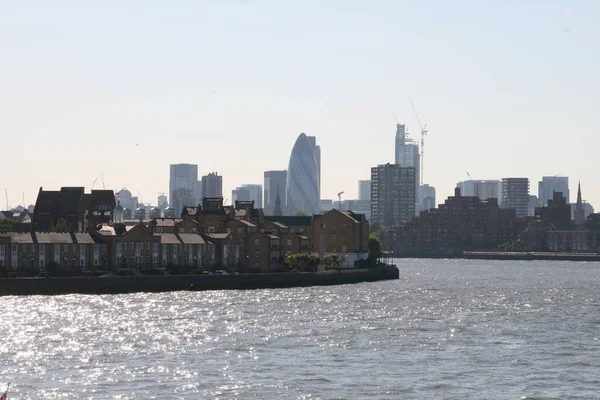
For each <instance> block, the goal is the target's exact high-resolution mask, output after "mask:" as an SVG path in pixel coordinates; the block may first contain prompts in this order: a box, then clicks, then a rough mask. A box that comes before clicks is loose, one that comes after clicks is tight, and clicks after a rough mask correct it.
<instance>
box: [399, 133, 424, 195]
mask: <svg viewBox="0 0 600 400" xmlns="http://www.w3.org/2000/svg"><path fill="white" fill-rule="evenodd" d="M395 163H396V164H398V165H400V166H401V167H414V168H415V171H416V182H415V196H416V197H415V204H417V205H420V204H419V183H420V171H421V155H420V154H419V144H418V143H417V142H416V141H414V140H413V139H412V138H409V137H408V132H407V130H406V126H405V125H402V124H396V146H395Z"/></svg>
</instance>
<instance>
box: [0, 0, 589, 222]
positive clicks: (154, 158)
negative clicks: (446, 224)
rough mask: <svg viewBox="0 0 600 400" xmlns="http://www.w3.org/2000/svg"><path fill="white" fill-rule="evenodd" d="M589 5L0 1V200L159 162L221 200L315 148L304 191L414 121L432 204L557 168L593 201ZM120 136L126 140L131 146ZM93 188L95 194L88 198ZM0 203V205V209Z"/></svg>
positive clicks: (384, 153) (116, 183)
mask: <svg viewBox="0 0 600 400" xmlns="http://www.w3.org/2000/svg"><path fill="white" fill-rule="evenodd" d="M598 15H600V2H598V1H551V0H540V1H510V0H503V1H494V2H489V1H478V0H477V1H400V0H394V1H378V0H371V1H366V0H362V1H352V0H331V1H327V0H320V1H316V0H315V1H313V0H303V1H286V0H272V1H267V0H246V1H243V0H239V1H229V0H215V1H183V0H179V1H122V0H121V1H109V0H103V1H82V0H78V1H76V0H72V1H58V0H55V1H8V0H0V88H1V90H0V132H1V134H2V141H1V144H0V146H1V156H0V170H1V171H2V174H1V177H0V190H2V189H3V188H7V189H8V192H9V200H10V203H11V205H12V206H15V205H17V204H19V203H21V202H22V200H21V197H22V193H23V192H24V193H25V200H26V202H27V203H34V202H35V197H36V195H37V191H38V189H39V187H40V186H43V187H44V188H47V189H55V188H59V187H60V186H69V185H70V186H75V185H77V186H85V187H86V188H87V189H88V190H89V188H90V187H91V185H92V183H93V182H94V180H95V179H96V178H98V177H99V176H100V173H103V175H104V180H105V184H106V187H107V188H112V189H120V188H122V187H124V186H125V187H127V188H129V189H130V190H131V191H132V192H133V193H134V194H136V193H138V192H139V193H140V194H141V198H142V200H143V201H144V202H152V203H153V204H155V203H156V196H157V193H158V192H167V191H168V187H169V185H168V180H169V164H170V163H178V162H187V163H196V164H198V166H199V174H200V175H202V174H206V173H208V172H210V171H217V172H218V173H219V174H221V175H223V177H224V178H223V181H224V195H225V197H228V198H229V197H231V189H233V188H235V187H236V186H238V185H240V184H242V183H260V184H262V181H263V171H265V170H268V169H286V168H287V163H288V159H289V155H290V152H291V149H292V146H293V144H294V141H295V140H296V137H297V135H298V134H299V133H300V132H306V133H307V134H308V135H312V136H316V137H317V141H318V143H319V144H320V145H321V149H322V192H323V193H322V194H323V195H322V197H323V198H335V195H336V193H337V192H340V191H342V190H343V191H345V192H346V194H345V195H344V198H355V197H356V196H357V180H358V179H368V178H369V176H370V167H371V166H374V165H376V164H382V163H386V162H393V160H394V156H393V153H394V147H393V145H394V134H395V120H394V117H393V116H392V112H395V113H396V115H397V116H398V117H399V119H400V120H401V121H402V122H404V123H406V124H407V126H408V128H409V132H410V133H411V134H413V135H415V136H416V134H417V133H418V126H417V123H416V119H415V117H414V115H413V113H412V110H411V108H410V103H409V101H408V97H409V96H410V97H411V98H412V99H413V101H414V102H415V105H416V107H417V111H418V112H419V114H420V118H421V120H422V121H423V122H427V124H428V127H429V136H428V137H427V140H426V144H425V151H426V152H425V182H426V183H429V184H432V185H434V186H435V187H436V188H437V195H438V198H437V201H438V203H440V202H443V200H444V199H445V198H446V196H448V195H450V194H452V192H453V188H454V186H455V184H456V182H458V181H460V180H464V179H467V175H466V172H465V171H468V172H469V173H470V174H471V176H472V177H473V178H474V179H500V178H502V177H509V176H511V177H528V178H530V181H531V186H532V190H531V192H532V194H536V193H537V181H538V180H540V179H541V176H542V175H557V174H562V175H563V176H568V177H569V178H570V183H571V193H572V198H571V200H572V201H574V200H575V195H576V185H577V181H578V180H581V183H582V189H583V194H584V199H586V200H588V201H589V202H591V203H592V205H594V206H595V207H596V209H597V210H598V209H600V179H599V177H598V176H599V175H598V173H599V171H600V137H599V135H598V127H600V113H599V112H598V110H599V108H600V100H599V94H600V75H599V71H600V25H599V24H598V21H597V18H598ZM136 144H139V145H136ZM101 187H102V184H101V180H100V179H99V180H98V181H97V183H96V185H95V188H101ZM4 206H5V201H4V197H2V200H1V201H0V208H4Z"/></svg>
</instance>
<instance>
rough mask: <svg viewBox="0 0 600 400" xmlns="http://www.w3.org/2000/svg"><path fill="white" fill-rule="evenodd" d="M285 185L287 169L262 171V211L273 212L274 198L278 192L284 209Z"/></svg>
mask: <svg viewBox="0 0 600 400" xmlns="http://www.w3.org/2000/svg"><path fill="white" fill-rule="evenodd" d="M286 185H287V170H282V171H265V172H264V197H263V199H264V206H263V208H264V211H265V213H267V214H273V213H274V211H275V200H276V199H277V194H279V197H280V201H281V208H282V211H283V209H285V206H286V203H285V193H286Z"/></svg>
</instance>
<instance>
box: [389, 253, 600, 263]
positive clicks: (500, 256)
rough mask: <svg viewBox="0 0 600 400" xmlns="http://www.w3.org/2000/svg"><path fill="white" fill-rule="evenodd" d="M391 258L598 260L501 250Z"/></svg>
mask: <svg viewBox="0 0 600 400" xmlns="http://www.w3.org/2000/svg"><path fill="white" fill-rule="evenodd" d="M392 257H393V258H431V259H443V258H453V259H454V258H458V259H461V258H462V259H467V260H507V261H534V260H540V261H600V254H596V253H551V252H503V251H464V252H460V253H411V254H395V255H393V256H392Z"/></svg>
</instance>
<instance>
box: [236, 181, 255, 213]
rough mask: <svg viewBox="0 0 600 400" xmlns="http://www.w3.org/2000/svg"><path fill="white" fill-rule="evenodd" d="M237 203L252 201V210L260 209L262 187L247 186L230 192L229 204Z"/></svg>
mask: <svg viewBox="0 0 600 400" xmlns="http://www.w3.org/2000/svg"><path fill="white" fill-rule="evenodd" d="M236 200H238V201H251V200H254V208H262V185H253V184H247V185H242V186H239V187H237V188H235V189H233V190H232V191H231V204H234V205H235V202H236Z"/></svg>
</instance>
